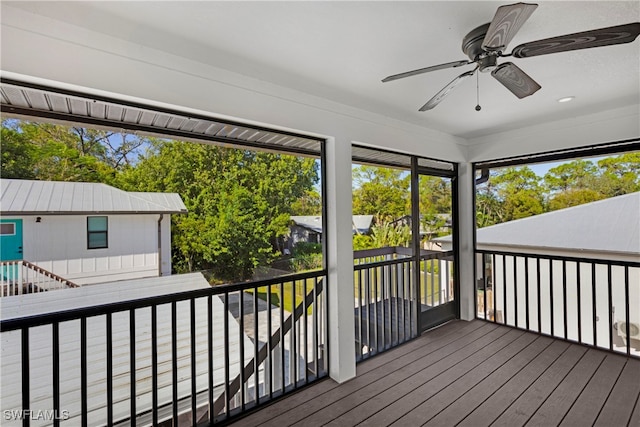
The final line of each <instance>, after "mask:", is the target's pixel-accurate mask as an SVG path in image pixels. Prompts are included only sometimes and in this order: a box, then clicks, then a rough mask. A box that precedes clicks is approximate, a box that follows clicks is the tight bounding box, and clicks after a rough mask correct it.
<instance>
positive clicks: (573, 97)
mask: <svg viewBox="0 0 640 427" xmlns="http://www.w3.org/2000/svg"><path fill="white" fill-rule="evenodd" d="M574 99H575V96H565V97H564V98H560V99H558V102H569V101H573V100H574Z"/></svg>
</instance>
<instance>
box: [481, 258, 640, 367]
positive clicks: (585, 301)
mask: <svg viewBox="0 0 640 427" xmlns="http://www.w3.org/2000/svg"><path fill="white" fill-rule="evenodd" d="M574 256H575V254H574ZM594 261H595V262H596V269H595V288H596V292H595V300H596V303H595V304H596V316H597V319H598V320H597V322H596V335H597V343H596V345H598V346H601V347H606V348H608V347H609V337H610V334H611V333H613V334H615V333H616V331H615V330H611V329H610V328H609V321H608V319H609V296H608V268H607V266H606V265H603V264H597V260H594ZM513 262H514V261H513V257H509V256H508V257H506V261H504V260H503V257H502V256H500V255H497V256H496V257H495V266H494V273H495V274H494V277H495V283H494V287H493V290H494V292H495V293H496V307H495V308H496V313H497V314H498V316H500V315H501V314H502V316H504V312H505V311H504V307H505V304H504V292H505V287H506V295H507V299H506V309H507V310H506V322H507V324H510V325H516V312H515V311H516V310H515V308H516V306H515V301H516V299H517V304H518V319H517V326H519V327H525V326H526V304H525V303H526V287H525V258H522V257H519V258H517V260H516V269H515V276H514V265H513ZM528 262H529V267H528V273H529V327H530V328H531V329H532V330H538V316H537V313H538V305H539V303H538V296H537V287H538V285H537V274H536V260H535V259H534V258H528ZM505 264H506V265H505ZM505 267H506V280H505V276H504V275H503V272H504V271H505ZM549 270H550V267H549V261H548V260H540V294H541V295H540V307H541V325H540V330H541V332H542V333H545V334H552V335H556V336H560V337H562V336H563V335H564V313H563V310H564V305H563V265H562V261H558V260H554V261H553V274H552V275H551V276H550V272H549ZM577 274H578V266H577V264H576V263H575V262H567V263H566V289H567V291H566V293H567V303H566V307H567V337H566V338H568V339H570V340H575V341H577V340H578V323H580V326H581V335H582V336H581V338H582V341H583V342H584V343H586V344H593V314H592V313H593V301H592V264H591V263H580V283H581V285H580V311H581V313H580V314H581V321H580V322H579V316H578V285H577V283H578V280H577ZM514 277H515V279H514ZM516 281H517V282H516ZM516 283H517V286H516ZM550 283H553V294H552V293H551V288H550ZM611 283H612V286H611V288H612V296H611V300H612V310H613V316H612V317H613V323H615V322H618V321H625V318H626V312H625V310H626V308H625V289H624V283H625V270H624V267H620V266H612V268H611ZM514 289H515V293H516V294H515V295H514ZM551 295H553V317H554V319H553V323H554V328H553V331H551V313H552V310H551ZM514 296H517V298H514ZM487 305H488V306H489V307H490V306H491V305H492V304H491V302H488V304H487ZM629 321H630V322H631V323H635V324H640V269H638V268H630V269H629ZM614 342H615V341H614ZM619 349H620V350H623V348H622V347H620V348H619ZM631 352H632V353H633V354H636V355H640V352H639V351H635V350H634V349H633V348H632V349H631Z"/></svg>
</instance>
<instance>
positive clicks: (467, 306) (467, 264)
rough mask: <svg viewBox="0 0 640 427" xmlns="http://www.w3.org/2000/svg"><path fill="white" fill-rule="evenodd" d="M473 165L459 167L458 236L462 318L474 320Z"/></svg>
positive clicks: (467, 164)
mask: <svg viewBox="0 0 640 427" xmlns="http://www.w3.org/2000/svg"><path fill="white" fill-rule="evenodd" d="M474 179H475V177H474V176H473V165H472V164H471V163H460V164H459V165H458V209H459V216H458V218H459V221H460V224H458V228H459V230H458V234H459V236H460V242H459V243H460V245H459V250H460V266H459V272H460V318H461V319H463V320H473V318H474V317H475V298H476V297H475V285H474V284H475V274H474V270H473V259H474V256H475V254H474V247H473V227H474V221H475V212H474V209H473V208H474V207H473V192H474V191H475V186H474Z"/></svg>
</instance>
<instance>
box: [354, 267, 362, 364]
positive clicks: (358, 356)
mask: <svg viewBox="0 0 640 427" xmlns="http://www.w3.org/2000/svg"><path fill="white" fill-rule="evenodd" d="M355 277H356V285H357V289H358V307H356V310H357V312H358V323H357V324H356V335H357V336H356V339H357V340H358V346H357V347H356V359H357V360H362V270H356V271H355Z"/></svg>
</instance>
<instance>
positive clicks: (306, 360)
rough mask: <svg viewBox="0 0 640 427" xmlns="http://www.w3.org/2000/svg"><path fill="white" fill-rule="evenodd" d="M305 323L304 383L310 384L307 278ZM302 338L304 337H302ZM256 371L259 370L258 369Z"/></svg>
mask: <svg viewBox="0 0 640 427" xmlns="http://www.w3.org/2000/svg"><path fill="white" fill-rule="evenodd" d="M302 283H303V292H302V295H304V297H303V298H302V302H303V308H304V313H303V325H304V383H305V384H309V320H308V319H307V318H308V317H309V302H308V301H307V295H308V294H307V280H306V279H305V280H303V281H302ZM301 338H302V337H301ZM256 372H258V371H257V370H256Z"/></svg>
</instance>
